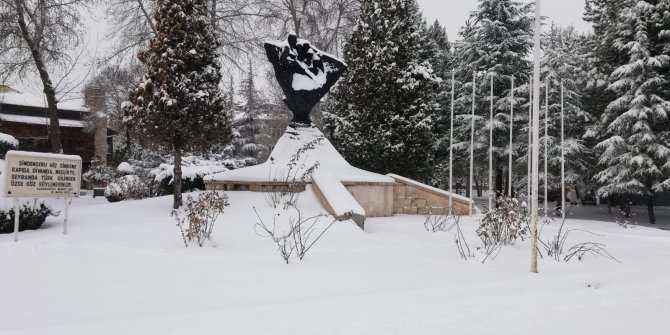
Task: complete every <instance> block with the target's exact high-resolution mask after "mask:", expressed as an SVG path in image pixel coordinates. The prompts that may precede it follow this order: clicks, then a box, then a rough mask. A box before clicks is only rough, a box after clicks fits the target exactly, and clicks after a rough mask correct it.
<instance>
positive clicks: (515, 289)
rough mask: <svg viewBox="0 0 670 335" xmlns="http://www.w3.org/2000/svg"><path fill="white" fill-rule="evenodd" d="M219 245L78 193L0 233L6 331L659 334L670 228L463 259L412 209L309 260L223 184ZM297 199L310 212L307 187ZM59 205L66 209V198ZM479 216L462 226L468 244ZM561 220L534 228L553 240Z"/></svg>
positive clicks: (154, 210) (149, 214) (329, 242)
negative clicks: (535, 260) (193, 241)
mask: <svg viewBox="0 0 670 335" xmlns="http://www.w3.org/2000/svg"><path fill="white" fill-rule="evenodd" d="M228 195H229V197H230V203H231V206H230V207H228V208H227V211H226V213H225V214H224V215H222V216H221V217H220V218H219V221H218V223H217V226H216V228H215V235H216V236H215V240H216V242H217V246H216V247H213V246H206V247H203V248H199V247H189V248H184V246H183V244H182V241H181V237H180V235H179V231H178V228H177V227H176V226H175V221H174V220H173V219H172V218H171V217H170V214H169V213H170V205H171V198H170V197H163V198H154V199H148V200H141V201H126V202H121V203H107V202H106V201H105V199H104V198H100V197H99V198H96V199H93V198H90V197H84V198H81V199H75V200H74V203H73V205H72V207H71V210H70V215H71V216H70V234H69V235H67V236H63V235H61V224H62V221H61V220H62V218H50V219H49V220H48V221H47V223H46V224H45V226H44V228H43V229H40V230H38V231H26V232H22V233H21V235H20V240H19V242H18V243H14V242H13V240H12V236H11V235H0V255H2V256H0V334H8V335H9V334H12V335H13V334H68V335H73V334H87V335H88V334H114V335H118V334H124V335H127V334H161V335H163V334H212V333H217V334H366V335H367V334H459V335H460V334H488V333H495V334H535V333H540V334H626V335H629V334H637V333H640V334H666V333H667V329H668V322H667V316H668V314H669V313H670V261H669V260H670V232H668V231H663V230H658V229H652V228H646V227H634V228H629V229H624V228H621V227H619V226H618V225H616V224H615V223H611V222H599V221H586V220H570V221H569V226H570V227H571V228H585V229H589V230H590V231H593V232H596V233H598V234H601V235H603V236H594V235H589V234H586V233H579V232H574V233H573V234H574V235H571V237H570V239H569V241H568V244H573V243H576V242H579V241H586V240H589V241H597V242H602V243H605V244H606V245H607V249H608V251H610V252H611V253H612V254H613V255H614V256H615V257H616V258H617V259H619V260H620V261H621V262H622V263H621V264H620V263H617V262H615V261H612V260H608V259H604V258H595V257H590V256H587V257H586V258H585V259H584V260H583V261H581V262H580V261H573V262H570V263H557V262H555V261H553V260H550V259H544V260H541V261H540V265H539V269H540V273H539V274H532V273H530V272H529V271H528V270H529V244H528V242H527V241H526V242H520V243H518V244H517V245H515V246H512V247H508V248H505V249H504V250H503V251H502V252H501V254H500V255H499V256H498V257H497V258H496V259H495V260H493V261H487V262H486V263H485V264H481V263H480V262H479V261H477V260H470V261H463V260H461V259H460V257H459V255H458V253H457V251H456V247H455V245H454V243H453V237H452V236H453V235H452V233H428V232H426V231H425V229H424V227H423V221H424V218H423V217H422V216H395V217H392V218H376V219H368V220H367V221H366V231H361V230H360V229H359V228H358V227H356V225H354V224H353V223H351V222H341V223H336V224H335V225H334V226H333V228H332V229H331V230H330V231H328V232H327V233H326V235H325V236H324V238H323V239H322V240H321V241H320V242H319V243H318V244H317V245H316V246H315V247H314V249H313V250H312V251H310V253H309V254H308V255H307V257H306V258H305V260H304V261H302V262H300V261H295V262H292V263H291V264H289V265H286V264H283V262H282V259H281V258H280V257H279V255H278V253H277V251H276V250H275V246H274V245H273V244H272V242H271V241H269V240H268V239H265V238H261V237H258V236H257V235H256V234H255V233H254V231H253V224H254V222H255V219H254V214H253V211H252V210H251V206H252V205H255V206H257V207H259V208H261V210H260V211H261V213H262V215H266V214H267V213H269V212H268V211H267V210H266V209H264V208H267V204H266V201H265V199H264V197H263V194H260V193H249V192H229V193H228ZM300 201H301V202H300V205H301V207H303V208H308V210H307V212H309V213H317V212H319V211H320V210H321V209H320V206H319V205H318V204H317V203H316V200H314V199H313V196H312V195H311V194H310V191H307V193H306V194H304V195H302V197H301V200H300ZM55 204H57V205H60V204H61V203H60V202H56V203H55ZM475 222H476V218H470V219H467V220H465V222H463V224H462V227H463V229H464V230H465V235H466V237H467V239H468V242H469V243H470V245H471V246H475V245H477V238H476V235H475ZM555 229H556V225H555V224H554V225H552V226H547V227H545V228H544V229H543V237H544V238H545V239H547V238H548V237H549V235H550V234H551V233H552V232H554V231H555Z"/></svg>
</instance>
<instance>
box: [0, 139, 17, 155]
mask: <svg viewBox="0 0 670 335" xmlns="http://www.w3.org/2000/svg"><path fill="white" fill-rule="evenodd" d="M18 148H19V141H18V140H17V139H16V138H14V136H12V135H7V134H3V133H0V159H5V155H6V154H7V151H9V150H16V149H18Z"/></svg>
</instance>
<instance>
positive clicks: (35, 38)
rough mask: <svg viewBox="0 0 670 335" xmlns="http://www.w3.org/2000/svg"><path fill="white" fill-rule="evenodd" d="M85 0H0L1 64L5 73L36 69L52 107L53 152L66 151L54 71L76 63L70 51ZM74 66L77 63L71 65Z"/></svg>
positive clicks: (9, 74) (12, 73)
mask: <svg viewBox="0 0 670 335" xmlns="http://www.w3.org/2000/svg"><path fill="white" fill-rule="evenodd" d="M85 3H86V1H85V0H0V62H1V63H0V64H2V67H3V72H4V73H3V75H4V76H7V77H9V76H12V75H19V76H23V75H25V74H26V73H28V72H29V71H31V70H33V69H36V70H37V72H38V74H39V77H40V80H41V82H42V86H43V92H44V94H45V96H46V101H47V107H48V110H49V142H50V144H51V151H52V152H54V153H60V152H62V151H63V145H62V143H61V135H60V125H59V122H58V99H57V97H56V88H57V84H56V85H54V83H53V81H52V79H53V71H54V69H56V68H59V67H60V68H63V67H67V64H72V63H76V60H78V57H77V58H76V59H73V58H72V57H71V56H70V55H69V52H70V51H71V50H72V49H73V48H75V47H77V46H78V45H79V44H80V40H79V38H78V33H79V31H78V29H79V27H80V26H81V22H80V10H81V9H82V6H85ZM72 68H74V66H72Z"/></svg>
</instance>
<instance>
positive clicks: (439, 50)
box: [427, 20, 454, 185]
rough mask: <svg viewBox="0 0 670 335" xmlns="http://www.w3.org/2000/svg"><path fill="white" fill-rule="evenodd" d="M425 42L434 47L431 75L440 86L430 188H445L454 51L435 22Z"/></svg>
mask: <svg viewBox="0 0 670 335" xmlns="http://www.w3.org/2000/svg"><path fill="white" fill-rule="evenodd" d="M427 34H428V39H429V40H430V42H431V43H432V44H433V45H434V47H435V49H434V50H435V54H434V55H433V57H432V59H431V64H432V65H433V71H434V73H435V75H436V76H438V77H440V78H442V79H443V80H442V82H441V83H440V90H439V93H438V95H437V104H438V106H439V107H438V112H437V114H436V117H435V128H434V130H433V132H434V133H435V134H436V142H435V144H434V148H435V164H434V171H433V173H432V176H433V179H434V180H433V184H437V185H446V184H447V183H448V182H449V147H450V146H451V143H450V142H449V139H450V129H451V128H450V126H451V125H450V121H451V85H452V82H451V77H452V70H453V65H454V64H453V61H454V57H453V52H452V51H453V50H452V46H451V43H450V42H449V38H448V36H447V31H446V30H445V29H444V27H442V26H441V25H440V23H439V22H438V21H437V20H435V22H434V23H433V24H432V25H431V26H430V27H428V30H427Z"/></svg>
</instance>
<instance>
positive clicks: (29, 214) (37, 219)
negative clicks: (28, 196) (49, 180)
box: [0, 199, 59, 234]
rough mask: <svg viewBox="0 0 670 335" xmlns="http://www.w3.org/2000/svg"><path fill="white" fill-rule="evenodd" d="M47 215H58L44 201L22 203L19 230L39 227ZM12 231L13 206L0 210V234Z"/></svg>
mask: <svg viewBox="0 0 670 335" xmlns="http://www.w3.org/2000/svg"><path fill="white" fill-rule="evenodd" d="M49 215H53V216H58V215H59V213H58V212H54V211H53V210H52V209H51V207H49V206H47V204H46V203H45V202H43V201H42V202H40V203H39V204H38V203H37V199H35V201H34V202H33V204H32V205H31V204H30V203H29V202H26V203H23V204H22V205H21V208H20V209H19V231H24V230H26V229H27V230H36V229H39V228H40V227H41V226H42V224H43V223H44V221H46V219H47V217H48V216H49ZM12 232H14V208H11V209H9V210H0V234H7V233H12Z"/></svg>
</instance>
